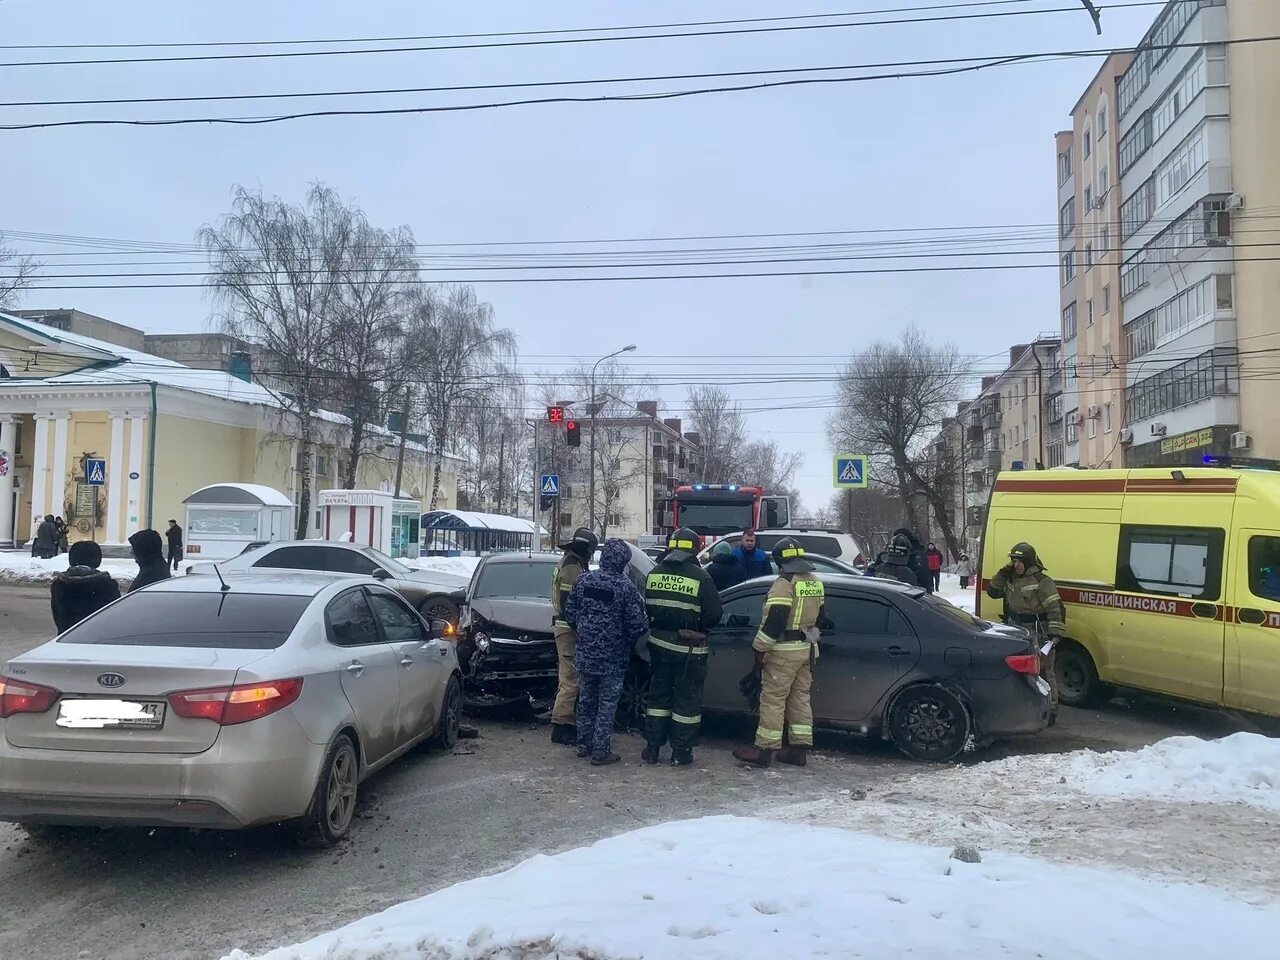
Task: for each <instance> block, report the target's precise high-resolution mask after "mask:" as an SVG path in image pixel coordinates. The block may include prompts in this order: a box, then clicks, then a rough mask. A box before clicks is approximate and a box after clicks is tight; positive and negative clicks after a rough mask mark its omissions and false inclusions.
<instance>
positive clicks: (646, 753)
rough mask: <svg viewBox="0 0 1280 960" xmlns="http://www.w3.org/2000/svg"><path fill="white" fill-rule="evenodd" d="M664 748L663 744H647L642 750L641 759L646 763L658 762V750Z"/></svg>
mask: <svg viewBox="0 0 1280 960" xmlns="http://www.w3.org/2000/svg"><path fill="white" fill-rule="evenodd" d="M661 749H662V745H661V744H657V743H650V744H646V745H645V748H644V749H643V750H641V751H640V759H641V760H643V761H644V762H645V763H647V764H650V765H653V764H655V763H657V762H658V752H659V751H660V750H661Z"/></svg>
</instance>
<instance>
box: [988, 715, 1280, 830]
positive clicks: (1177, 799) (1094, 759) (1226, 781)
mask: <svg viewBox="0 0 1280 960" xmlns="http://www.w3.org/2000/svg"><path fill="white" fill-rule="evenodd" d="M1021 759H1026V758H1021ZM1037 759H1046V758H1037ZM1001 762H1003V763H1009V762H1011V761H1008V760H1005V761H1001ZM1065 775H1066V778H1067V783H1068V784H1069V785H1071V786H1074V787H1075V788H1076V789H1079V790H1083V791H1084V792H1086V793H1089V794H1092V795H1093V796H1096V797H1106V798H1108V799H1117V800H1120V799H1132V798H1142V799H1149V800H1159V801H1167V802H1170V803H1244V804H1249V805H1250V806H1254V807H1260V808H1261V809H1263V810H1271V811H1274V812H1277V813H1280V739H1275V738H1272V737H1264V736H1260V735H1259V734H1256V733H1234V734H1232V735H1231V736H1229V737H1223V738H1222V739H1221V740H1201V739H1200V738H1199V737H1170V738H1169V739H1167V740H1161V741H1160V742H1159V743H1153V744H1152V745H1151V746H1149V747H1143V748H1142V749H1141V750H1139V751H1138V752H1137V753H1127V752H1123V751H1115V752H1112V753H1093V752H1091V751H1088V750H1085V751H1081V752H1080V753H1076V754H1072V755H1071V757H1070V763H1069V764H1068V765H1067V766H1066V773H1065Z"/></svg>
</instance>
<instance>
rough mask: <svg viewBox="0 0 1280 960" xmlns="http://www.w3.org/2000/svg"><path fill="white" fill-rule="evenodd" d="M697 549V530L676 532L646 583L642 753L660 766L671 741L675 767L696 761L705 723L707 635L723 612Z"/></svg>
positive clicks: (672, 763) (645, 760)
mask: <svg viewBox="0 0 1280 960" xmlns="http://www.w3.org/2000/svg"><path fill="white" fill-rule="evenodd" d="M718 546H720V544H717V547H718ZM697 549H698V535H697V534H696V533H695V532H694V531H692V530H688V529H680V530H677V531H675V533H673V534H671V537H670V539H668V540H667V552H666V553H665V554H664V555H663V557H662V559H661V560H660V561H658V563H657V564H656V565H655V566H654V568H653V569H652V570H651V571H649V576H648V577H647V578H646V580H645V589H644V606H645V612H646V613H647V614H648V616H649V703H648V706H647V708H646V709H645V724H644V738H645V743H646V746H645V748H644V751H643V752H642V753H641V754H640V757H641V759H642V760H644V762H645V763H657V762H658V759H659V754H660V753H661V750H662V747H663V745H664V744H666V743H667V741H668V740H670V742H671V765H672V766H674V767H685V766H688V765H689V764H691V763H693V748H694V746H695V745H696V744H697V742H698V730H699V729H700V727H701V724H702V687H703V684H705V683H706V681H707V650H708V648H707V631H708V630H710V629H711V628H712V627H714V626H715V625H716V624H717V623H719V622H720V615H721V614H722V613H723V612H724V611H723V607H722V606H721V604H720V593H719V591H718V590H717V589H716V584H715V582H714V581H713V580H712V579H711V575H710V574H708V573H707V571H706V570H704V569H703V568H702V565H701V564H699V563H698V559H697V556H696V553H695V551H696V550H697ZM713 566H714V564H713Z"/></svg>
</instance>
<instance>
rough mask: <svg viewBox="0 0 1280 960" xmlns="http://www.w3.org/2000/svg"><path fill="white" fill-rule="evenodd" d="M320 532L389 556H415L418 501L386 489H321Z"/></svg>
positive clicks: (318, 498)
mask: <svg viewBox="0 0 1280 960" xmlns="http://www.w3.org/2000/svg"><path fill="white" fill-rule="evenodd" d="M316 502H317V504H318V506H319V507H320V515H321V516H320V532H321V535H322V536H323V537H324V539H326V540H346V541H348V542H350V543H360V544H363V545H365V546H367V547H373V548H374V549H375V550H381V551H382V552H383V553H386V554H389V555H390V556H392V557H396V558H401V557H411V558H412V557H417V556H418V555H419V553H420V552H421V548H420V547H419V545H418V523H419V520H420V517H421V515H422V504H421V503H419V502H418V501H417V500H406V499H402V498H399V497H396V496H395V495H394V494H392V493H390V492H389V491H386V490H321V491H320V493H319V494H318V496H317V501H316Z"/></svg>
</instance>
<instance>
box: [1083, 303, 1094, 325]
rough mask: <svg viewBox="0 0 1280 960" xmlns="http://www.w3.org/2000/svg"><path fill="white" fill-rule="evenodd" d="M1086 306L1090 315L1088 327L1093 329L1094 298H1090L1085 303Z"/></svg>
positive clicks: (1087, 321)
mask: <svg viewBox="0 0 1280 960" xmlns="http://www.w3.org/2000/svg"><path fill="white" fill-rule="evenodd" d="M1085 304H1086V307H1087V311H1086V312H1087V314H1088V319H1087V320H1086V323H1087V325H1088V326H1090V327H1092V326H1093V297H1090V298H1089V299H1088V300H1087V301H1085Z"/></svg>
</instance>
